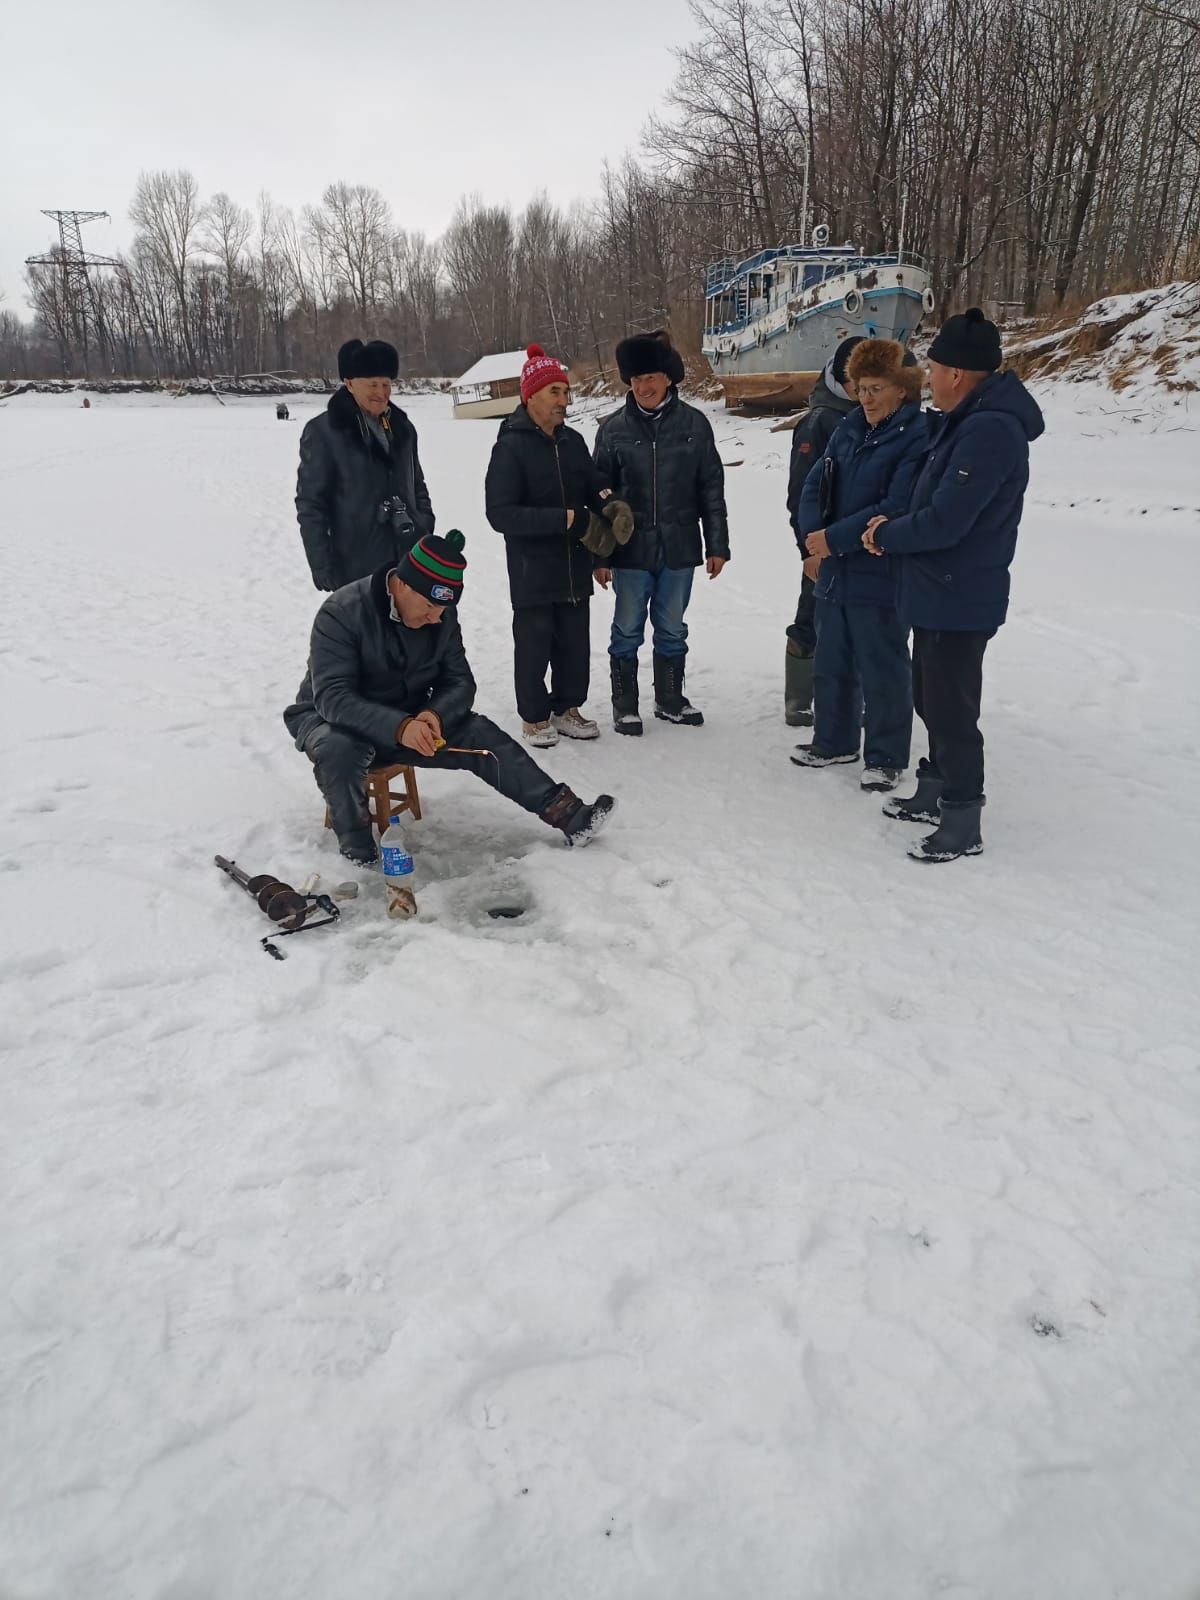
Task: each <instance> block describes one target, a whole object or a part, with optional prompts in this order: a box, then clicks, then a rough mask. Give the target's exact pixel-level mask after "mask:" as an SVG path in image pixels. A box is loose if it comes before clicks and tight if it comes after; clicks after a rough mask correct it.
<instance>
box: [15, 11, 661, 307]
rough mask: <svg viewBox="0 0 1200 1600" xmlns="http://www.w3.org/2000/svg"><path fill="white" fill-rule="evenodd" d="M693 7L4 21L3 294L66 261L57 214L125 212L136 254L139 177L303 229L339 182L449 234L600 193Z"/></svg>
mask: <svg viewBox="0 0 1200 1600" xmlns="http://www.w3.org/2000/svg"><path fill="white" fill-rule="evenodd" d="M692 32H693V24H692V19H691V17H690V15H689V12H688V6H687V0H599V3H593V4H584V3H582V0H557V3H556V4H552V3H550V0H541V3H537V0H370V3H362V0H356V3H353V4H350V3H346V0H55V3H53V4H50V5H38V4H36V3H35V0H0V46H2V48H3V52H4V57H5V62H6V70H5V79H4V133H3V135H2V136H0V138H2V141H3V150H2V152H0V290H2V291H3V292H4V294H5V296H6V298H5V300H4V305H5V306H6V308H7V309H10V310H15V311H17V312H18V313H19V314H20V315H22V316H27V315H28V314H29V313H28V307H27V306H26V304H25V298H24V284H23V280H22V263H23V261H24V258H25V257H26V256H27V255H34V254H40V253H41V252H42V251H43V250H44V249H45V248H46V246H47V245H48V244H50V243H51V242H52V240H53V239H55V237H56V235H55V232H54V225H53V224H52V223H51V222H50V221H49V219H47V218H45V217H42V216H40V215H39V213H40V211H41V210H42V209H43V208H46V209H51V208H60V209H64V210H66V209H78V210H84V209H87V210H94V211H108V212H110V213H111V215H112V221H111V222H103V221H101V222H96V223H93V224H91V225H90V226H89V227H88V228H87V229H85V232H84V243H85V245H86V246H87V248H88V249H90V250H92V251H95V252H97V253H99V254H102V255H110V254H115V253H116V252H117V251H118V250H119V249H122V248H124V247H125V246H127V245H128V243H129V238H130V226H129V221H128V217H127V215H126V212H127V209H128V206H129V202H130V199H131V198H132V195H133V188H134V184H135V182H136V181H137V176H138V173H139V172H141V171H142V170H143V169H145V170H151V171H152V170H155V169H159V168H176V167H186V168H188V169H189V170H190V171H191V172H193V173H195V175H196V178H197V180H198V181H199V184H200V191H201V194H202V195H204V196H207V195H210V194H212V193H214V192H215V191H217V190H219V189H224V190H226V191H227V192H228V193H229V194H231V195H232V196H233V197H234V199H236V200H239V201H241V203H242V204H243V205H247V206H253V204H254V199H255V196H256V195H257V194H258V192H259V190H260V189H267V190H269V191H270V193H271V195H272V197H273V198H274V199H275V200H276V201H277V202H278V203H280V204H284V205H290V206H292V207H294V208H295V209H296V210H297V211H298V210H299V208H300V207H301V206H302V205H304V204H306V203H309V202H313V201H316V200H318V199H319V198H320V195H321V191H322V190H323V189H324V188H325V186H326V184H328V183H332V182H334V181H335V180H337V179H339V178H343V179H345V180H346V181H347V182H348V183H367V184H372V185H374V186H375V187H376V188H378V189H380V190H381V191H382V192H383V194H385V195H386V196H387V198H388V200H389V201H390V202H391V206H392V211H393V214H394V216H395V218H396V221H397V223H398V224H399V225H400V226H402V227H405V228H408V229H410V230H412V229H422V230H424V231H425V232H426V233H429V234H437V233H440V232H441V231H442V229H443V228H444V227H445V226H446V224H447V222H448V221H449V220H450V216H451V213H452V212H453V210H454V206H455V203H456V201H457V200H458V198H459V196H460V195H461V194H463V193H467V192H471V191H478V192H479V193H480V194H481V195H482V196H483V197H484V199H485V200H488V201H509V202H511V203H512V204H513V205H514V206H521V205H523V204H524V203H525V201H526V200H528V199H529V198H530V196H531V195H533V194H535V193H536V192H537V191H538V190H539V189H546V190H548V191H549V193H550V195H551V197H552V198H553V199H555V200H557V201H560V202H563V203H566V202H569V201H571V200H572V199H575V198H576V197H579V198H588V197H590V196H592V195H594V194H595V193H596V191H597V188H598V185H599V178H600V169H601V166H602V164H603V162H604V160H605V158H606V157H607V158H609V159H610V160H613V161H618V160H620V158H621V156H622V155H623V154H624V152H625V151H626V150H627V149H635V148H636V147H637V145H638V139H639V134H640V131H641V128H642V125H643V123H644V122H645V120H646V118H647V116H648V115H649V114H650V112H651V111H652V110H653V109H654V108H655V106H656V104H657V103H658V102H659V101H660V100H661V97H662V94H663V93H664V91H665V90H666V88H667V86H668V85H669V83H670V81H671V78H672V75H673V71H674V61H673V58H672V56H671V47H672V46H673V45H679V44H683V43H685V42H687V40H688V39H689V37H691V35H692Z"/></svg>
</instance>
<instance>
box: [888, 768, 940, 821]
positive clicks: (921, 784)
mask: <svg viewBox="0 0 1200 1600" xmlns="http://www.w3.org/2000/svg"><path fill="white" fill-rule="evenodd" d="M941 798H942V777H941V774H940V773H937V772H934V771H933V770H932V769H931V768H930V766H929V764H928V763H927V762H925V761H922V762H921V764H920V766H919V767H918V768H917V787H916V789H915V790H914V791H913V793H912V794H910V795H895V796H893V798H892V799H891V800H885V801H884V802H883V814H884V816H885V817H895V818H896V819H897V820H898V821H900V822H928V823H932V824H933V825H934V826H935V827H936V826H937V824H938V822H940V821H941V815H940V813H939V811H938V801H939V800H940V799H941Z"/></svg>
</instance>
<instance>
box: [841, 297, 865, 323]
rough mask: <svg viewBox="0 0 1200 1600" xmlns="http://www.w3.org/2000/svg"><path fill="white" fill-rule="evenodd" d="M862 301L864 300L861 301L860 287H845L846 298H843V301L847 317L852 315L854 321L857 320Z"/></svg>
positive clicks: (861, 310) (861, 308) (860, 311)
mask: <svg viewBox="0 0 1200 1600" xmlns="http://www.w3.org/2000/svg"><path fill="white" fill-rule="evenodd" d="M863 303H864V302H863V297H862V290H861V289H847V290H846V298H845V301H844V304H845V307H846V315H847V316H848V317H852V318H853V319H854V321H855V322H857V321H858V319H859V318H860V317H861V316H862V312H863Z"/></svg>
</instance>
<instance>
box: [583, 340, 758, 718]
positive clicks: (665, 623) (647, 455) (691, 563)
mask: <svg viewBox="0 0 1200 1600" xmlns="http://www.w3.org/2000/svg"><path fill="white" fill-rule="evenodd" d="M616 356H617V370H618V372H620V374H621V378H622V380H623V381H624V382H625V383H627V384H628V385H629V394H628V396H627V397H626V400H625V404H624V405H623V406H622V407H621V409H620V410H619V411H615V412H613V414H612V416H610V417H606V418H605V419H604V421H603V422H602V423H601V424H600V427H599V429H598V431H597V433H596V443H595V449H594V455H595V460H596V466H597V468H598V470H599V472H600V475H601V477H602V478H604V479H606V480H607V481H608V482H609V483H611V484H612V488H613V493H614V494H616V495H618V496H619V497H620V498H621V499H622V500H626V501H628V503H629V504H630V506H631V507H632V508H633V515H634V532H633V537H632V539H630V540H629V542H628V543H627V544H625V545H623V546H621V547H620V548H618V549H616V550H615V551H614V552H613V554H612V557H611V559H610V561H609V563H607V564H606V565H604V566H602V567H600V568H598V569H597V572H596V579H597V582H599V583H600V584H602V585H603V586H604V587H605V588H607V587H608V584H609V581H610V579H611V582H612V585H613V589H614V591H615V593H616V606H615V608H614V611H613V624H612V636H611V639H610V641H609V646H608V654H609V666H610V668H611V673H612V704H613V727H614V728H615V729H616V731H617V732H618V733H627V734H640V733H641V731H642V719H641V716H640V715H639V711H638V681H637V672H638V659H637V658H638V650H639V649H640V648H641V645H642V642H643V640H644V639H645V634H646V618H647V614H648V615H649V618H650V624H651V627H652V629H653V647H654V715H655V716H656V717H661V718H662V719H663V720H664V721H666V722H674V723H678V724H681V725H683V726H691V727H697V726H699V724H701V723H702V722H703V721H704V717H703V716H702V714H701V713H700V712H699V711H698V710H697V709H696V707H695V706H693V705H692V703H691V702H690V701H689V700H688V698H687V696H686V695H685V694H684V692H683V673H684V663H685V661H686V659H687V653H688V643H687V641H688V625H687V623H686V622H685V621H684V614H685V613H686V611H687V607H688V601H689V600H690V599H691V594H692V579H693V577H694V575H695V570H696V568H697V567H699V566H701V565H703V566H704V567H705V568H706V570H707V572H708V576H709V577H710V578H716V577H719V576H720V574H721V569H722V568H723V567H724V565H725V563H726V562H727V561H728V560H729V519H728V517H727V515H726V511H725V469H724V468H723V467H722V465H721V458H720V456H719V455H718V453H717V446H716V441H715V440H714V438H713V431H712V425H711V424H710V422H709V420H708V418H707V417H706V416H705V415H704V413H703V412H702V411H697V410H696V408H695V407H694V406H690V405H688V404H687V403H686V402H685V401H683V400H681V399H680V397H679V385H680V384H681V383H682V382H683V375H684V373H683V361H682V360H681V358H680V355H679V352H678V351H677V350H676V349H674V347H673V346H672V344H671V341H670V339H669V338H668V336H667V335H666V334H665V333H663V332H661V331H659V332H655V333H647V334H640V335H638V336H637V337H635V338H630V339H622V340H621V342H620V344H618V346H617V350H616Z"/></svg>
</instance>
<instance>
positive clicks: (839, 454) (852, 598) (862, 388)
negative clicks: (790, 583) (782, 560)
mask: <svg viewBox="0 0 1200 1600" xmlns="http://www.w3.org/2000/svg"><path fill="white" fill-rule="evenodd" d="M846 375H847V377H848V378H850V379H851V380H852V381H853V383H854V385H855V389H856V393H857V398H858V406H857V407H856V408H855V410H853V411H851V412H850V414H849V416H847V417H846V418H845V419H844V420H843V422H842V424H841V426H840V427H839V428H838V430H837V432H836V433H835V434H834V435H833V437H832V438H831V439H830V441H829V444H828V446H827V447H826V450H825V454H824V456H823V458H822V460H821V464H820V466H819V468H817V469H816V470H814V471H813V472H811V473H810V474H809V476H808V479H807V480H806V482H805V485H804V489H803V492H802V493H801V497H800V509H799V512H798V515H797V519H796V520H797V522H798V524H799V527H800V531H801V533H802V534H804V535H805V538H806V548H807V550H808V553H809V557H810V559H815V560H817V561H818V562H819V569H818V571H817V575H816V576H817V590H816V600H817V649H816V655H815V658H814V662H813V667H814V671H813V689H814V696H813V701H814V704H813V709H814V727H813V740H812V743H811V744H804V745H799V746H797V748H796V750H795V751H794V752H793V755H792V760H793V761H794V762H795V763H796V765H797V766H800V767H827V766H833V765H835V764H837V763H839V762H849V761H857V760H858V757H859V746H860V742H861V744H862V755H863V774H862V779H861V784H862V787H863V788H864V789H866V790H871V791H880V790H885V789H894V788H895V787H896V784H897V783H898V782H899V781H900V776H901V774H902V773H903V771H904V769H905V767H907V765H908V757H909V746H910V743H911V740H912V717H913V706H912V668H911V664H910V661H909V655H908V631H907V629H906V628H905V627H904V626H903V625H902V624H901V622H900V619H899V617H898V615H897V613H896V605H895V580H894V574H893V573H892V571H891V565H890V563H889V562H887V561H881V560H880V559H879V558H878V557H873V556H871V555H870V554H868V553H867V551H865V550H864V549H863V546H862V536H863V532H864V530H865V529H866V526H867V523H868V522H869V521H870V520H871V518H872V517H878V516H885V517H895V516H899V515H901V514H902V513H903V512H904V511H905V510H906V509H907V507H908V497H909V492H910V490H911V489H912V486H913V483H914V482H915V480H916V477H917V473H918V472H919V471H920V468H921V463H922V461H923V460H924V457H925V452H926V449H927V440H926V428H925V419H924V417H923V416H922V415H921V381H922V380H921V370H920V368H919V367H918V366H917V364H916V362H915V361H914V359H913V357H912V356H911V355H907V354H906V353H905V350H904V347H903V345H901V344H898V343H897V342H896V341H895V340H894V339H864V340H863V342H862V343H861V344H860V345H858V346H857V347H856V348H855V350H854V351H853V353H852V354H851V356H850V359H849V362H848V363H847V367H846Z"/></svg>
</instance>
